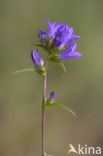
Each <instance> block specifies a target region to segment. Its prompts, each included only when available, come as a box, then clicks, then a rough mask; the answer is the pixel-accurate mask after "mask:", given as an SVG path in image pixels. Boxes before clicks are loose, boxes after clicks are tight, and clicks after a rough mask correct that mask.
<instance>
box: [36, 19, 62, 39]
mask: <svg viewBox="0 0 103 156" xmlns="http://www.w3.org/2000/svg"><path fill="white" fill-rule="evenodd" d="M44 19H45V21H46V23H47V32H45V31H43V30H42V29H41V28H40V29H39V33H38V37H39V39H40V41H41V42H43V40H45V37H48V38H49V39H52V40H53V39H54V38H55V33H56V31H57V29H58V28H59V25H60V22H58V21H55V22H53V23H51V22H50V21H49V20H48V19H47V18H44Z"/></svg>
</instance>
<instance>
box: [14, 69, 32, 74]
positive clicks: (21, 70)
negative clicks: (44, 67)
mask: <svg viewBox="0 0 103 156" xmlns="http://www.w3.org/2000/svg"><path fill="white" fill-rule="evenodd" d="M28 71H35V69H34V68H27V69H20V70H16V71H15V72H13V73H12V75H15V74H19V73H24V72H28Z"/></svg>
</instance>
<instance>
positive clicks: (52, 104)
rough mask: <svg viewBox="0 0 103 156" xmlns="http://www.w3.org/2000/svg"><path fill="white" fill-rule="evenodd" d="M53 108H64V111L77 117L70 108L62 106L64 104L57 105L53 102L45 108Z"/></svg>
mask: <svg viewBox="0 0 103 156" xmlns="http://www.w3.org/2000/svg"><path fill="white" fill-rule="evenodd" d="M51 106H56V107H60V108H63V109H65V110H67V111H68V112H70V113H72V115H73V116H75V117H76V114H75V113H74V112H73V111H72V110H71V109H70V108H68V107H67V106H65V105H62V104H60V103H56V102H54V101H53V102H51V103H50V104H48V105H45V107H51Z"/></svg>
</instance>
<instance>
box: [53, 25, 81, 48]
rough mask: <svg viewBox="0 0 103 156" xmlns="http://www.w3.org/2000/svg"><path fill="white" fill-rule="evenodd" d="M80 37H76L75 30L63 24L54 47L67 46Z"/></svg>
mask: <svg viewBox="0 0 103 156" xmlns="http://www.w3.org/2000/svg"><path fill="white" fill-rule="evenodd" d="M78 38H80V36H76V35H74V34H73V28H69V26H68V25H67V24H61V25H60V27H59V28H58V30H57V32H56V34H55V39H54V42H53V43H54V47H55V48H58V47H59V46H61V45H63V46H67V45H70V44H71V43H72V40H73V39H78Z"/></svg>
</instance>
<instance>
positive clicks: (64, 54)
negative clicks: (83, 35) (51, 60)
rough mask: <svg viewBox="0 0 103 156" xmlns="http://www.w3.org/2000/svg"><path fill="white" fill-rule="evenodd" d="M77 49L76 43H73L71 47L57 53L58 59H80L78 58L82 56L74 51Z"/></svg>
mask: <svg viewBox="0 0 103 156" xmlns="http://www.w3.org/2000/svg"><path fill="white" fill-rule="evenodd" d="M76 47H77V43H74V44H73V45H72V46H70V47H68V48H66V49H64V50H62V51H60V52H59V53H58V58H59V59H67V58H70V57H76V58H78V59H79V58H80V56H82V54H80V53H79V52H77V51H75V49H76Z"/></svg>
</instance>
